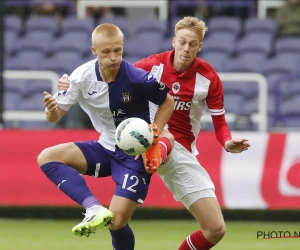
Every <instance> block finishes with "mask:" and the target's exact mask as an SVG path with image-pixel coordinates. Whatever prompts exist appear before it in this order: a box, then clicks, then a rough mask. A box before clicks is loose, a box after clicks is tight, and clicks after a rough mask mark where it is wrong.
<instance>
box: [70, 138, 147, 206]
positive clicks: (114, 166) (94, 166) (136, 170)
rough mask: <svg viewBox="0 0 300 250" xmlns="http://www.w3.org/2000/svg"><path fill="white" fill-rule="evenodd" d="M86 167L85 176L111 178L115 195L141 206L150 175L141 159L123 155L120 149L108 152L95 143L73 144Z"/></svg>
mask: <svg viewBox="0 0 300 250" xmlns="http://www.w3.org/2000/svg"><path fill="white" fill-rule="evenodd" d="M75 144H76V145H77V146H78V147H79V148H80V150H81V151H82V153H83V155H84V157H85V159H86V161H87V165H88V170H87V172H86V173H85V175H89V176H94V177H96V178H100V177H105V176H112V178H113V180H114V181H115V183H116V190H115V192H114V194H115V195H117V196H121V197H125V198H128V199H130V200H134V201H136V202H137V203H140V204H143V203H144V200H145V198H146V196H147V193H148V189H149V184H150V180H151V176H152V175H151V174H148V173H147V172H146V170H145V168H144V164H143V159H142V157H140V158H139V159H138V160H135V159H134V156H130V155H127V154H125V153H124V152H123V151H121V150H120V149H118V148H116V151H115V152H113V151H110V150H108V149H106V148H104V147H103V146H102V145H101V144H99V143H98V142H97V141H86V142H76V143H75Z"/></svg>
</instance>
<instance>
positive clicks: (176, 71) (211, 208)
mask: <svg viewBox="0 0 300 250" xmlns="http://www.w3.org/2000/svg"><path fill="white" fill-rule="evenodd" d="M206 31H207V27H206V25H205V23H204V22H203V21H200V20H198V19H197V18H195V17H185V18H183V19H181V20H179V21H178V23H177V24H176V25H175V37H174V38H173V39H172V44H173V47H174V50H172V51H166V52H162V53H160V54H155V55H151V56H149V57H148V58H144V59H142V60H141V61H139V62H136V63H135V64H134V65H135V66H136V67H139V68H142V69H145V70H147V71H149V72H150V73H151V74H153V75H154V76H155V78H156V79H157V80H158V81H161V82H163V83H164V84H165V85H167V86H168V87H169V88H170V89H171V90H170V91H169V94H171V95H172V96H173V99H174V101H175V107H174V112H173V114H172V116H171V118H170V120H169V121H168V124H167V125H168V126H167V129H168V131H169V132H168V131H167V130H164V131H163V132H162V133H161V138H166V136H168V134H170V133H172V134H173V136H174V138H175V143H174V146H173V149H172V151H171V153H170V154H169V156H168V158H167V159H166V161H165V162H162V164H161V165H160V167H159V168H158V170H157V173H158V174H159V176H160V177H161V178H162V180H163V181H164V184H165V185H166V187H167V188H168V189H169V190H170V191H171V192H172V193H173V195H174V198H175V200H177V201H181V202H182V203H183V204H184V205H185V207H186V208H187V209H188V210H189V211H190V213H191V214H192V215H193V216H194V217H195V219H196V221H197V222H198V223H199V225H200V228H201V229H200V230H197V231H195V232H193V233H191V234H190V235H189V236H188V237H187V238H186V239H185V240H184V241H183V242H182V243H181V245H180V246H179V248H178V250H208V249H211V248H212V247H213V246H214V245H216V244H217V243H218V242H219V241H220V240H221V239H222V238H223V236H224V234H225V231H226V226H225V222H224V218H223V215H222V212H221V209H220V206H219V203H218V200H217V198H216V195H215V192H214V191H215V187H214V184H213V182H212V180H211V179H210V177H209V175H208V173H207V172H206V170H205V169H204V168H203V167H202V166H201V165H200V164H199V162H198V160H197V158H196V155H197V154H198V151H197V149H196V141H197V138H198V135H199V132H200V128H201V126H200V119H201V117H202V116H203V114H204V113H205V111H206V106H207V107H208V110H209V112H210V114H211V116H212V121H213V125H214V128H215V134H216V138H217V140H218V141H219V142H220V144H221V145H222V146H223V147H224V149H225V150H226V151H227V152H231V153H240V152H242V151H244V150H247V149H248V148H249V147H250V144H249V142H248V140H247V139H244V138H241V139H232V137H231V132H230V129H229V128H228V126H227V122H226V119H225V108H224V102H223V87H222V83H221V80H220V79H219V77H218V74H217V73H216V71H215V70H214V69H213V68H212V66H211V65H209V64H208V63H207V62H205V61H203V60H201V59H200V58H198V57H197V53H198V52H199V51H200V50H201V48H202V41H203V38H204V35H205V32H206ZM68 86H69V85H68V82H67V81H65V80H63V78H61V79H60V81H59V83H58V87H59V89H63V88H67V87H68ZM153 108H154V107H153ZM153 113H155V112H153ZM159 143H160V144H161V145H160V146H162V145H163V144H164V143H168V140H165V142H164V141H160V142H159ZM161 148H162V147H161ZM168 148H170V147H168ZM162 151H163V150H162ZM164 152H165V150H164ZM168 153H169V152H168Z"/></svg>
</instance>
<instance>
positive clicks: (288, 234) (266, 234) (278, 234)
mask: <svg viewBox="0 0 300 250" xmlns="http://www.w3.org/2000/svg"><path fill="white" fill-rule="evenodd" d="M288 238H300V231H257V232H256V239H258V240H271V239H288Z"/></svg>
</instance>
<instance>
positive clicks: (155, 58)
mask: <svg viewBox="0 0 300 250" xmlns="http://www.w3.org/2000/svg"><path fill="white" fill-rule="evenodd" d="M171 53H172V51H165V52H162V53H159V54H153V55H151V56H148V57H146V58H143V59H142V60H140V61H138V62H136V63H134V65H135V66H136V67H138V68H143V69H145V70H147V71H151V68H152V67H153V66H158V65H160V64H165V62H167V59H168V57H169V56H170V54H171Z"/></svg>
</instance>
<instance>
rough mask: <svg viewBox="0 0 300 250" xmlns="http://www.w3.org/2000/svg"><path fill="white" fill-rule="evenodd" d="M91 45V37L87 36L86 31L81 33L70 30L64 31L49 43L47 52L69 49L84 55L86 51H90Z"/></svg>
mask: <svg viewBox="0 0 300 250" xmlns="http://www.w3.org/2000/svg"><path fill="white" fill-rule="evenodd" d="M91 46H92V42H91V38H90V36H87V35H86V33H84V34H83V35H82V34H78V33H77V32H75V31H72V32H71V31H70V32H67V33H64V34H63V35H62V36H60V37H59V38H57V39H55V40H54V41H53V42H52V43H51V45H49V53H50V54H52V53H58V52H64V51H69V52H73V53H77V54H79V55H81V56H82V57H84V56H86V55H87V54H88V53H91Z"/></svg>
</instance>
